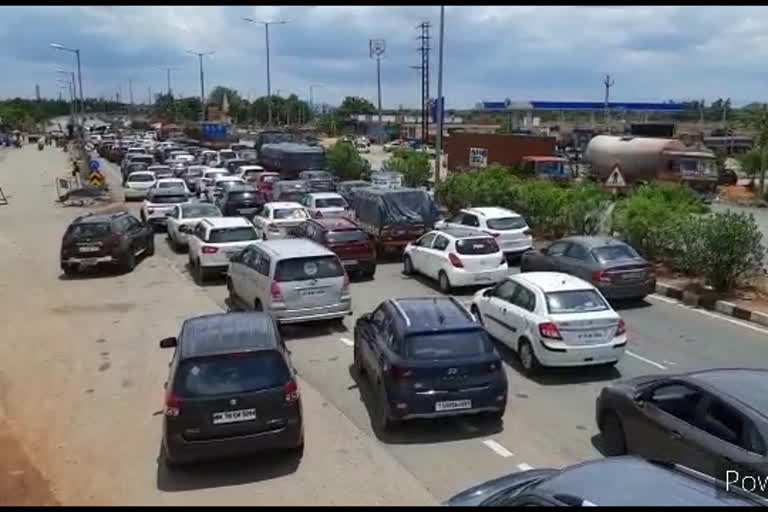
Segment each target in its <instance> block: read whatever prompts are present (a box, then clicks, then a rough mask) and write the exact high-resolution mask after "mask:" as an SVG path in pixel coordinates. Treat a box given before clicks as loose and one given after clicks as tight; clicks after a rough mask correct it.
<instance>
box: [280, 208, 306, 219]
mask: <svg viewBox="0 0 768 512" xmlns="http://www.w3.org/2000/svg"><path fill="white" fill-rule="evenodd" d="M273 218H275V219H277V220H285V219H296V220H304V219H308V218H309V215H307V212H306V210H304V208H276V209H275V210H274V213H273Z"/></svg>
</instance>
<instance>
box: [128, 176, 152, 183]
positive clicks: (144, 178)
mask: <svg viewBox="0 0 768 512" xmlns="http://www.w3.org/2000/svg"><path fill="white" fill-rule="evenodd" d="M128 181H130V182H132V183H146V182H148V181H155V178H154V176H152V175H151V174H131V175H130V176H128Z"/></svg>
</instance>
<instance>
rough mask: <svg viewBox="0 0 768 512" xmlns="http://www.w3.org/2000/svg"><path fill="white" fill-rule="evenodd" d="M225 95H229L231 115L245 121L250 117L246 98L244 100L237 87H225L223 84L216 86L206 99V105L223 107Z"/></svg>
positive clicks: (237, 119) (239, 120)
mask: <svg viewBox="0 0 768 512" xmlns="http://www.w3.org/2000/svg"><path fill="white" fill-rule="evenodd" d="M225 95H226V97H227V103H228V104H229V116H230V117H231V118H232V119H233V120H234V121H235V122H242V121H245V120H246V119H247V117H248V108H247V105H246V104H245V100H243V98H242V97H241V96H240V93H238V92H237V91H236V90H235V89H231V88H229V87H224V86H222V85H218V86H216V87H214V88H213V90H212V91H211V93H210V94H209V95H208V98H207V99H206V104H207V105H206V106H208V105H210V106H214V107H217V108H219V109H221V108H222V105H223V103H224V96H225Z"/></svg>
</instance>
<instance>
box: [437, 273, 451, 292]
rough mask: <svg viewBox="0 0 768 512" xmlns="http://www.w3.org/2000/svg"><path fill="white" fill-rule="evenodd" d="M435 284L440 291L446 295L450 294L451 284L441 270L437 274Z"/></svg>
mask: <svg viewBox="0 0 768 512" xmlns="http://www.w3.org/2000/svg"><path fill="white" fill-rule="evenodd" d="M437 284H438V286H439V287H440V291H441V292H442V293H444V294H446V295H448V294H450V293H451V282H450V281H449V280H448V274H446V273H445V271H444V270H441V271H440V273H439V274H437Z"/></svg>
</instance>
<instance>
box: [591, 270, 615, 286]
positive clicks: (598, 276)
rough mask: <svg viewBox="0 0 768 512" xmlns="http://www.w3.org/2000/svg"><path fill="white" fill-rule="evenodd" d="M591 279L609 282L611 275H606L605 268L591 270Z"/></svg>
mask: <svg viewBox="0 0 768 512" xmlns="http://www.w3.org/2000/svg"><path fill="white" fill-rule="evenodd" d="M592 281H593V282H598V283H610V282H611V276H610V275H608V273H607V272H606V271H605V270H598V271H597V272H592Z"/></svg>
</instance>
